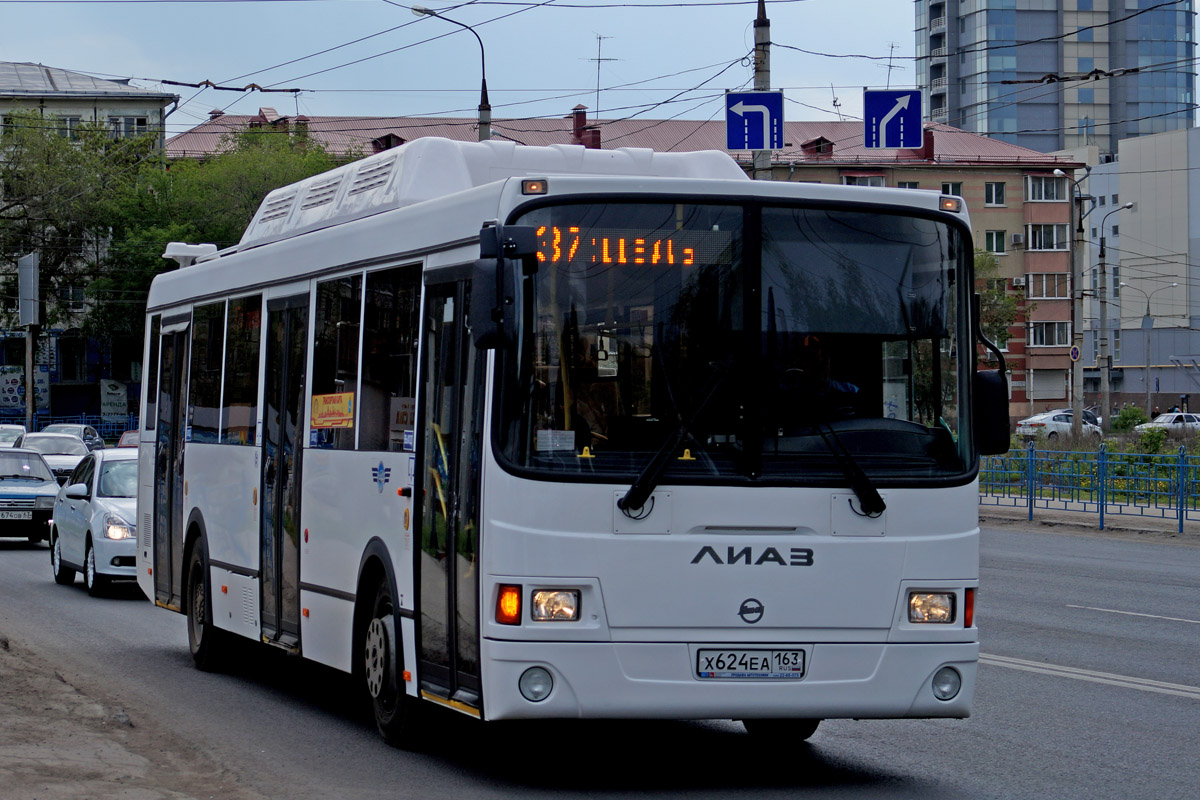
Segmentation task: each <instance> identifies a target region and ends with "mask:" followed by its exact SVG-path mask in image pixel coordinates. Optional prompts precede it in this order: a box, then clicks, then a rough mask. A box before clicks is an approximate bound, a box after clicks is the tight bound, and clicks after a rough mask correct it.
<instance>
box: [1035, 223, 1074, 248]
mask: <svg viewBox="0 0 1200 800" xmlns="http://www.w3.org/2000/svg"><path fill="white" fill-rule="evenodd" d="M1025 229H1026V231H1027V233H1026V234H1025V241H1026V243H1027V244H1026V249H1028V250H1066V249H1067V246H1068V245H1069V243H1070V240H1069V239H1068V238H1067V225H1066V224H1062V225H1027V226H1026V228H1025Z"/></svg>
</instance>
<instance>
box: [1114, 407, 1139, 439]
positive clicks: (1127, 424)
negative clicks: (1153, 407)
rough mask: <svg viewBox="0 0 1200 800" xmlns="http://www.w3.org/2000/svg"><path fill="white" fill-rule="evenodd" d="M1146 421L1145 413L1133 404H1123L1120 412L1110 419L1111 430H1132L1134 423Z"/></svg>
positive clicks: (1116, 431)
mask: <svg viewBox="0 0 1200 800" xmlns="http://www.w3.org/2000/svg"><path fill="white" fill-rule="evenodd" d="M1143 422H1146V414H1145V413H1144V412H1143V411H1142V410H1141V409H1140V408H1136V407H1134V406H1125V408H1122V409H1121V413H1119V414H1117V416H1116V418H1114V419H1113V421H1112V426H1111V427H1112V430H1113V431H1114V432H1115V433H1124V432H1126V431H1131V430H1133V426H1134V425H1141V424H1142V423H1143Z"/></svg>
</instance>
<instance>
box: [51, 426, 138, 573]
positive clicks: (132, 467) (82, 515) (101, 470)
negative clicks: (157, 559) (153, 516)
mask: <svg viewBox="0 0 1200 800" xmlns="http://www.w3.org/2000/svg"><path fill="white" fill-rule="evenodd" d="M136 503H137V451H136V450H132V449H126V450H119V449H116V448H114V449H112V450H96V451H95V452H92V453H89V454H87V455H86V456H84V457H83V460H82V461H80V462H79V465H78V466H77V467H76V468H75V470H74V472H72V473H71V476H70V477H69V478H68V479H67V483H66V485H65V486H63V487H62V488H61V489H59V491H58V497H57V498H55V501H54V518H53V519H52V520H51V521H50V566H51V568H52V570H53V572H54V581H55V583H59V584H63V585H67V584H71V583H73V582H74V581H75V573H76V572H82V573H83V577H84V583H85V584H87V590H88V593H89V594H91V595H93V596H95V595H97V594H99V593H101V592H102V591H103V590H104V589H105V588H106V587H107V586H108V584H109V583H110V582H111V581H113V580H135V579H136V578H137V568H136V564H135V559H136V556H137V528H136V526H135V525H134V522H133V521H134V518H135V511H136Z"/></svg>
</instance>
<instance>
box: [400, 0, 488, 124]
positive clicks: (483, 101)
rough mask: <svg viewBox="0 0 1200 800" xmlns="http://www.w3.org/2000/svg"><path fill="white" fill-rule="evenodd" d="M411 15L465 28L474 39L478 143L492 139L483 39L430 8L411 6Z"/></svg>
mask: <svg viewBox="0 0 1200 800" xmlns="http://www.w3.org/2000/svg"><path fill="white" fill-rule="evenodd" d="M412 13H413V14H415V15H417V16H418V17H437V18H438V19H442V20H445V21H446V22H450V23H452V24H454V25H457V26H458V27H460V28H466V29H467V30H469V31H470V32H471V35H473V36H474V37H475V41H477V42H479V76H480V82H479V141H481V142H486V141H487V140H488V139H491V138H492V104H491V103H489V102H488V91H487V57H486V55H485V54H484V50H483V39H480V38H479V34H478V33H476V32H475V29H474V28H472V27H471V26H470V25H468V24H466V23H465V22H459V21H458V20H456V19H450V18H449V17H447V16H443V15H442V14H439V13H438V12H436V11H434V10H433V9H432V8H426V7H425V6H413V7H412Z"/></svg>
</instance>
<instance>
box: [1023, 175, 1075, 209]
mask: <svg viewBox="0 0 1200 800" xmlns="http://www.w3.org/2000/svg"><path fill="white" fill-rule="evenodd" d="M1065 185H1066V183H1065V181H1064V180H1063V179H1062V178H1056V177H1054V176H1053V175H1028V176H1026V177H1025V199H1026V200H1029V201H1036V202H1044V201H1056V200H1065V199H1066V192H1065V191H1064V187H1065Z"/></svg>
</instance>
